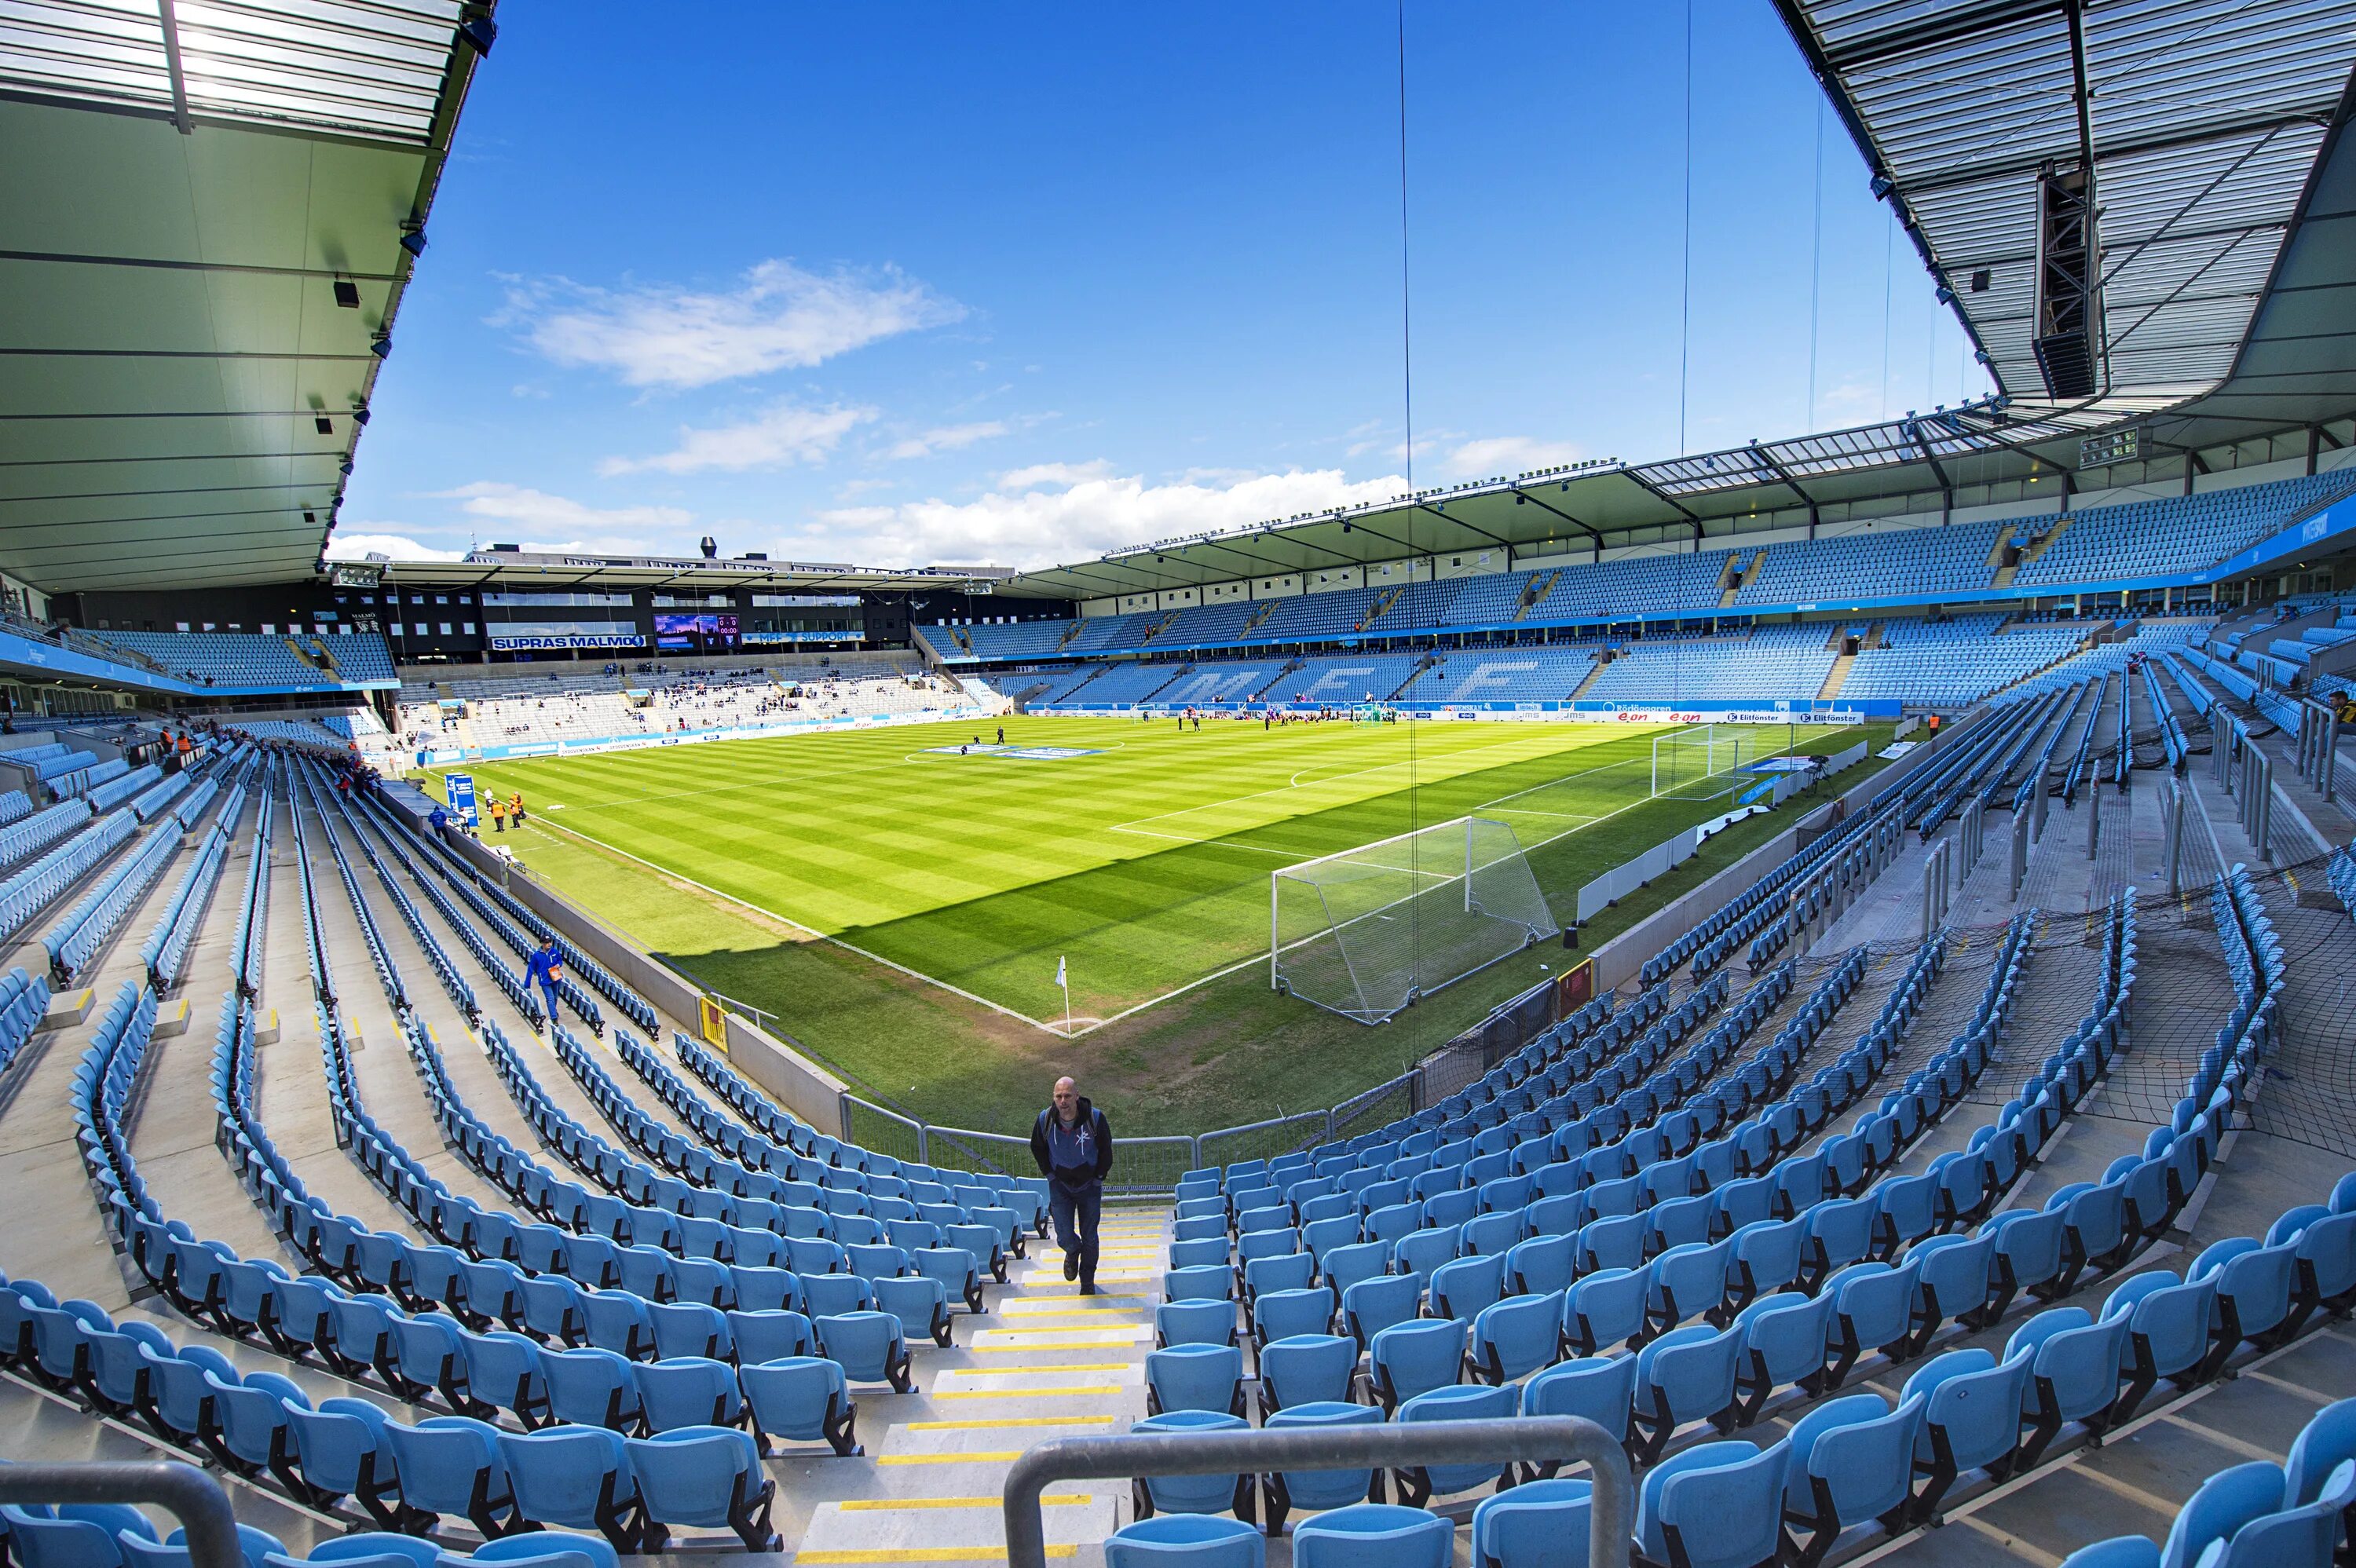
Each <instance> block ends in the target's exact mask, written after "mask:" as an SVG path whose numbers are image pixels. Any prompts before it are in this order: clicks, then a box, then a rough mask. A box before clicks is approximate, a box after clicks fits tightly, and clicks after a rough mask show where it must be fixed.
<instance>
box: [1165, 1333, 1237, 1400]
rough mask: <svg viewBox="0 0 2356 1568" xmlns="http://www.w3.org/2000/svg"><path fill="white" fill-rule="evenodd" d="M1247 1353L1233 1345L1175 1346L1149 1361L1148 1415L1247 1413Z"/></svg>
mask: <svg viewBox="0 0 2356 1568" xmlns="http://www.w3.org/2000/svg"><path fill="white" fill-rule="evenodd" d="M1243 1377H1244V1353H1243V1351H1242V1350H1240V1349H1237V1347H1235V1346H1233V1345H1173V1346H1171V1347H1169V1348H1168V1349H1161V1350H1154V1351H1151V1352H1150V1353H1149V1354H1148V1355H1147V1356H1146V1358H1145V1396H1146V1413H1147V1414H1149V1415H1159V1414H1161V1413H1162V1412H1163V1411H1166V1410H1209V1411H1216V1412H1220V1413H1226V1414H1229V1415H1240V1414H1242V1413H1243V1398H1244V1390H1243Z"/></svg>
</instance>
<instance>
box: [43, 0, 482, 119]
mask: <svg viewBox="0 0 2356 1568" xmlns="http://www.w3.org/2000/svg"><path fill="white" fill-rule="evenodd" d="M167 10H168V13H169V15H170V17H171V24H172V25H171V27H170V29H169V31H168V32H167V30H166V12H167ZM458 20H459V6H458V3H457V0H177V3H176V4H172V5H168V6H166V5H158V4H157V3H156V0H0V90H6V91H16V92H26V93H36V94H40V95H42V96H46V97H56V98H63V99H69V100H75V101H84V102H91V103H104V104H121V105H128V106H132V107H134V108H142V109H150V110H157V109H160V110H174V109H176V108H177V104H176V101H175V99H174V95H173V86H172V76H173V70H172V67H173V57H174V55H175V53H176V52H177V58H178V64H179V70H180V76H181V80H182V90H181V91H183V92H184V93H185V95H186V105H187V112H188V113H189V114H190V115H191V116H193V117H196V118H198V119H214V120H230V121H244V122H248V123H262V124H270V125H278V126H284V127H290V128H293V129H297V130H303V131H311V132H325V133H333V134H337V135H346V136H363V137H369V138H380V139H383V140H386V141H393V142H406V143H409V144H412V145H417V146H423V145H424V144H425V143H426V141H427V139H428V138H429V136H430V135H431V134H432V132H433V128H434V112H435V109H436V106H437V105H438V104H439V102H440V101H441V95H442V79H443V73H444V69H446V67H447V65H448V62H449V57H450V48H451V41H452V39H453V37H455V34H456V29H457V25H458Z"/></svg>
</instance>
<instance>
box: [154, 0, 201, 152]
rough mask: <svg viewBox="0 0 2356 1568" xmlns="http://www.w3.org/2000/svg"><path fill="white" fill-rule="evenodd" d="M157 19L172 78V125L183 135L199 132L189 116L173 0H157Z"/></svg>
mask: <svg viewBox="0 0 2356 1568" xmlns="http://www.w3.org/2000/svg"><path fill="white" fill-rule="evenodd" d="M155 19H156V20H157V21H158V22H159V23H161V24H162V25H163V29H164V69H165V72H166V74H167V75H168V76H169V77H170V78H171V80H172V125H173V128H174V129H175V130H177V131H178V132H179V133H180V134H181V135H183V136H193V135H195V134H196V133H197V127H196V123H195V122H194V121H192V120H190V119H189V118H188V77H187V72H186V71H185V70H183V69H181V66H180V18H179V17H178V16H177V15H175V14H174V12H173V10H172V0H155Z"/></svg>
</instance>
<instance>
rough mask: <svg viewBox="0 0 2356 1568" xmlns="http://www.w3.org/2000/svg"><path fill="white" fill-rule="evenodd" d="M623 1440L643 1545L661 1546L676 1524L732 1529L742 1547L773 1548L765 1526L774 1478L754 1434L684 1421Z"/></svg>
mask: <svg viewBox="0 0 2356 1568" xmlns="http://www.w3.org/2000/svg"><path fill="white" fill-rule="evenodd" d="M628 1441H629V1450H630V1469H631V1471H632V1472H633V1473H634V1474H635V1475H636V1476H637V1479H638V1498H639V1501H640V1504H641V1509H642V1512H643V1513H644V1516H645V1519H646V1537H645V1540H644V1541H643V1542H642V1543H641V1546H640V1550H641V1551H645V1552H660V1551H662V1550H663V1549H664V1547H665V1545H666V1544H667V1542H668V1539H669V1531H670V1529H671V1527H673V1526H675V1525H693V1526H696V1527H698V1528H701V1529H711V1530H731V1531H735V1533H736V1537H737V1539H738V1540H740V1541H743V1542H744V1550H745V1551H747V1552H775V1551H776V1550H778V1547H779V1542H778V1540H777V1537H776V1532H775V1531H772V1530H771V1529H770V1528H769V1509H770V1505H771V1504H772V1502H773V1501H774V1500H775V1499H776V1492H777V1484H776V1481H774V1480H772V1479H770V1478H769V1477H768V1475H767V1474H766V1472H765V1471H764V1470H763V1469H762V1467H761V1456H760V1453H759V1451H758V1450H757V1449H756V1448H755V1445H754V1443H753V1439H752V1438H750V1437H748V1436H746V1435H744V1433H742V1432H739V1431H737V1430H735V1429H734V1428H733V1427H727V1426H688V1427H681V1428H680V1429H679V1430H677V1431H673V1432H661V1433H657V1434H656V1435H654V1436H652V1437H633V1438H631V1439H629V1440H628Z"/></svg>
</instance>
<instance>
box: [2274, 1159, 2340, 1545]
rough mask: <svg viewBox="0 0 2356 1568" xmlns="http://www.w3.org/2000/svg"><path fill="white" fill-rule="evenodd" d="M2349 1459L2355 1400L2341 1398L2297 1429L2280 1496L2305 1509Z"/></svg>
mask: <svg viewBox="0 0 2356 1568" xmlns="http://www.w3.org/2000/svg"><path fill="white" fill-rule="evenodd" d="M2342 1185H2343V1186H2344V1185H2346V1184H2345V1183H2344V1182H2343V1183H2342ZM2351 1460H2356V1399H2343V1400H2340V1401H2337V1402H2335V1403H2331V1404H2328V1405H2325V1406H2324V1407H2323V1408H2322V1409H2321V1410H2319V1411H2317V1412H2316V1413H2314V1414H2313V1415H2311V1416H2309V1417H2308V1421H2307V1424H2306V1425H2305V1426H2303V1427H2301V1428H2299V1433H2298V1436H2297V1439H2296V1440H2295V1441H2294V1442H2293V1443H2292V1444H2291V1445H2290V1457H2289V1458H2288V1459H2287V1460H2286V1461H2285V1462H2284V1464H2283V1476H2284V1483H2283V1490H2284V1495H2285V1496H2286V1498H2287V1499H2288V1500H2289V1502H2290V1504H2291V1506H2293V1507H2294V1508H2304V1507H2306V1506H2307V1505H2308V1503H2311V1502H2314V1501H2316V1500H2317V1499H2319V1498H2320V1497H2322V1496H2323V1489H2324V1487H2325V1485H2326V1484H2327V1483H2328V1482H2329V1480H2330V1478H2331V1474H2332V1472H2333V1471H2334V1470H2336V1469H2338V1468H2339V1467H2340V1466H2341V1465H2343V1464H2346V1463H2348V1462H2349V1461H2351Z"/></svg>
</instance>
